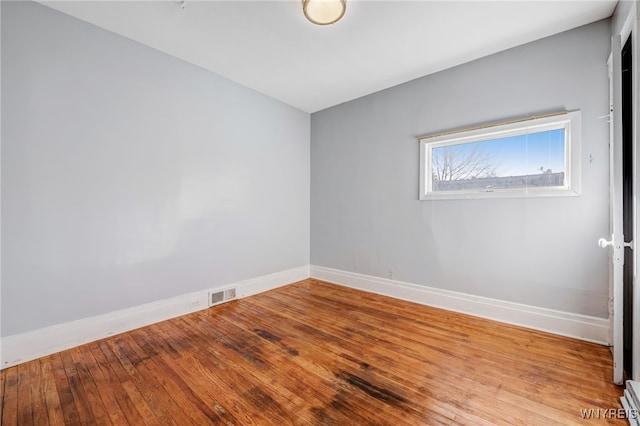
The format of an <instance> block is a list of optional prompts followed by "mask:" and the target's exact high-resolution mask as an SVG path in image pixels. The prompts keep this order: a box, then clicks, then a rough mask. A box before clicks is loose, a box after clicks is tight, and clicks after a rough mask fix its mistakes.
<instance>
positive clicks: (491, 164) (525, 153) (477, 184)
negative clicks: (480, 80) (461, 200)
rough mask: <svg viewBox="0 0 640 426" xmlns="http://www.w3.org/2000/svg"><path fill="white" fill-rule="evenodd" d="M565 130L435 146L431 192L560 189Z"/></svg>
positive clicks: (563, 171)
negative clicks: (536, 188) (533, 188)
mask: <svg viewBox="0 0 640 426" xmlns="http://www.w3.org/2000/svg"><path fill="white" fill-rule="evenodd" d="M564 145H565V129H564V128H561V129H554V130H548V131H543V132H537V133H529V134H524V135H518V136H511V137H505V138H498V139H488V140H483V141H478V142H470V143H461V144H454V145H445V146H436V147H433V148H432V151H431V158H432V161H431V166H432V169H431V171H432V186H433V188H432V190H433V192H449V191H469V190H480V191H492V190H494V189H509V188H527V187H564V186H566V182H565V172H566V170H565V146H564Z"/></svg>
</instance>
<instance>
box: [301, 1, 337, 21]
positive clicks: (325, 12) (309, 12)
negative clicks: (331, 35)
mask: <svg viewBox="0 0 640 426" xmlns="http://www.w3.org/2000/svg"><path fill="white" fill-rule="evenodd" d="M346 10H347V1H346V0H302V11H303V12H304V16H306V17H307V19H308V20H309V21H311V22H313V23H314V24H317V25H329V24H333V23H336V22H338V21H339V20H340V18H342V17H343V16H344V12H345V11H346Z"/></svg>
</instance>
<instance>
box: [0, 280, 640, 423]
mask: <svg viewBox="0 0 640 426" xmlns="http://www.w3.org/2000/svg"><path fill="white" fill-rule="evenodd" d="M611 362H612V361H611V355H610V353H609V350H608V349H607V348H606V347H603V346H599V345H596V344H591V343H586V342H582V341H578V340H574V339H570V338H564V337H559V336H554V335H551V334H546V333H542V332H537V331H532V330H528V329H523V328H519V327H515V326H509V325H505V324H500V323H496V322H492V321H488V320H484V319H479V318H475V317H470V316H466V315H462V314H457V313H453V312H448V311H444V310H440V309H435V308H430V307H426V306H422V305H417V304H413V303H409V302H404V301H399V300H395V299H389V298H386V297H383V296H377V295H373V294H368V293H363V292H360V291H356V290H352V289H348V288H344V287H340V286H336V285H332V284H327V283H323V282H320V281H316V280H313V279H309V280H305V281H301V282H299V283H296V284H292V285H289V286H286V287H282V288H279V289H276V290H272V291H270V292H267V293H262V294H259V295H257V296H253V297H249V298H246V299H242V300H238V301H233V302H229V303H227V304H224V305H219V306H217V307H213V308H210V309H207V310H204V311H200V312H197V313H194V314H190V315H186V316H183V317H179V318H175V319H172V320H169V321H165V322H162V323H159V324H155V325H152V326H149V327H145V328H141V329H138V330H134V331H131V332H128V333H125V334H121V335H117V336H114V337H111V338H108V339H104V340H100V341H97V342H93V343H90V344H87V345H84V346H81V347H78V348H74V349H70V350H67V351H64V352H61V353H57V354H54V355H50V356H47V357H44V358H41V359H38V360H35V361H32V362H28V363H25V364H21V365H19V366H17V367H12V368H8V369H5V370H3V371H2V374H1V378H2V382H1V383H0V388H1V389H2V398H1V399H2V404H1V408H2V412H1V413H0V418H1V419H2V425H7V426H8V425H14V424H19V425H31V424H34V425H46V424H52V425H56V424H59V425H62V424H65V425H79V424H114V425H121V424H131V425H143V424H149V425H187V424H196V425H206V424H229V425H231V424H235V425H252V424H255V425H272V424H273V425H286V424H296V425H306V424H310V425H319V424H338V425H417V424H424V425H440V424H447V425H450V424H465V425H493V424H504V425H517V424H521V425H571V424H598V423H610V424H620V425H624V424H627V423H626V420H623V419H622V418H616V417H617V416H620V414H621V413H618V412H616V413H613V412H612V411H611V412H609V411H607V412H606V413H605V412H601V411H594V412H591V414H593V415H599V416H600V417H601V419H600V420H584V419H582V417H581V410H589V409H595V410H598V409H602V410H609V409H618V408H620V407H621V406H620V403H619V402H618V397H619V396H620V395H621V394H622V388H620V387H618V386H615V385H613V384H612V383H611V380H610V379H611V374H612V371H611ZM604 417H607V419H603V418H604Z"/></svg>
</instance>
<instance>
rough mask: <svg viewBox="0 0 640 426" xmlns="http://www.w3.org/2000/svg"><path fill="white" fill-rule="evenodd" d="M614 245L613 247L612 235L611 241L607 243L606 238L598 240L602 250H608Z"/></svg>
mask: <svg viewBox="0 0 640 426" xmlns="http://www.w3.org/2000/svg"><path fill="white" fill-rule="evenodd" d="M612 245H613V234H612V235H611V241H607V240H606V239H604V238H600V239H599V240H598V246H600V247H601V248H606V247H609V246H612Z"/></svg>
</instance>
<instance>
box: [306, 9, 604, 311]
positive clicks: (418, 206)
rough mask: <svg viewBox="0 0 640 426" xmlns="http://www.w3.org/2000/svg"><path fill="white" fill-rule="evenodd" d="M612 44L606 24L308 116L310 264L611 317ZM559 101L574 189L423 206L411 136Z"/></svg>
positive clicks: (552, 105) (526, 112)
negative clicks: (571, 136) (576, 145)
mask: <svg viewBox="0 0 640 426" xmlns="http://www.w3.org/2000/svg"><path fill="white" fill-rule="evenodd" d="M609 46H610V41H609V21H600V22H597V23H594V24H591V25H588V26H585V27H581V28H578V29H575V30H572V31H569V32H566V33H562V34H559V35H556V36H554V37H550V38H547V39H543V40H540V41H536V42H533V43H530V44H527V45H524V46H521V47H518V48H514V49H511V50H508V51H505V52H502V53H499V54H495V55H492V56H489V57H486V58H483V59H480V60H477V61H474V62H471V63H468V64H465V65H461V66H458V67H456V68H452V69H449V70H446V71H443V72H440V73H437V74H433V75H430V76H426V77H423V78H420V79H417V80H414V81H412V82H409V83H406V84H403V85H400V86H397V87H394V88H391V89H388V90H385V91H382V92H379V93H375V94H372V95H370V96H367V97H364V98H361V99H357V100H354V101H352V102H348V103H345V104H342V105H339V106H336V107H333V108H329V109H327V110H324V111H320V112H317V113H314V114H312V116H311V263H312V264H313V265H318V266H325V267H330V268H336V269H341V270H345V271H351V272H357V273H362V274H367V275H373V276H377V277H384V278H393V279H395V280H399V281H405V282H410V283H415V284H419V285H425V286H432V287H437V288H442V289H447V290H453V291H460V292H464V293H469V294H473V295H480V296H486V297H491V298H496V299H501V300H506V301H513V302H520V303H525V304H529V305H534V306H539V307H545V308H552V309H558V310H562V311H567V312H573V313H579V314H587V315H594V316H600V317H605V318H606V317H607V316H608V314H607V294H608V251H607V250H602V249H600V248H598V247H597V244H596V242H597V240H598V238H599V237H602V236H606V235H607V234H608V229H609V212H608V179H609V175H608V168H609V155H608V152H609V151H608V149H609V148H608V131H609V127H608V123H607V122H606V120H605V119H599V118H597V117H599V116H603V115H606V114H607V113H608V88H609V85H608V78H607V67H606V60H607V56H608V54H609V50H610V48H609ZM411 54H424V55H428V54H429V52H428V51H424V52H411ZM559 109H568V110H575V109H580V110H582V131H583V139H582V144H583V145H582V195H581V196H580V197H566V198H520V199H479V200H478V199H475V200H437V201H418V176H419V173H418V165H419V157H418V154H419V146H418V143H417V141H416V139H415V138H416V136H418V135H423V134H428V133H432V132H437V131H441V130H446V129H453V128H458V127H466V126H470V125H474V124H480V123H485V122H491V121H496V120H501V119H506V118H515V117H520V116H526V115H530V114H534V113H542V112H550V111H555V110H559Z"/></svg>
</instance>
